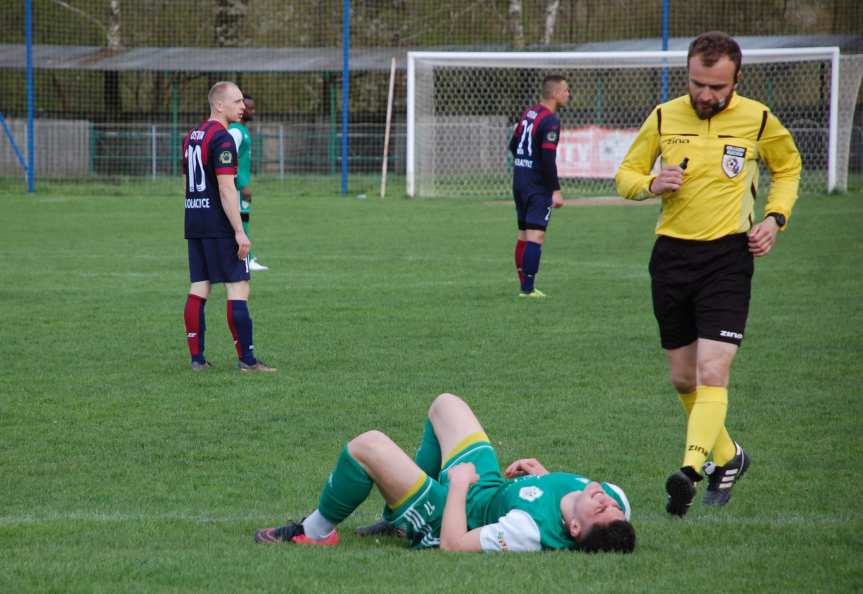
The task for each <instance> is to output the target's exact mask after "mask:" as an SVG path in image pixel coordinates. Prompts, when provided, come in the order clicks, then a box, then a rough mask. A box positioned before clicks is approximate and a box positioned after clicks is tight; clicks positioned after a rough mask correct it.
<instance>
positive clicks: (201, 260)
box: [187, 237, 250, 283]
mask: <svg viewBox="0 0 863 594" xmlns="http://www.w3.org/2000/svg"><path fill="white" fill-rule="evenodd" d="M187 241H188V243H189V278H190V279H191V281H192V282H193V283H197V282H199V281H210V282H211V283H236V282H239V281H244V280H249V278H250V277H249V258H248V257H247V258H246V259H245V260H240V259H239V258H237V249H238V246H237V242H236V241H234V238H233V237H205V238H200V239H188V240H187Z"/></svg>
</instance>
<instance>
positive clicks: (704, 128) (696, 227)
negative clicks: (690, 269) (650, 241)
mask: <svg viewBox="0 0 863 594" xmlns="http://www.w3.org/2000/svg"><path fill="white" fill-rule="evenodd" d="M657 156H661V158H662V160H661V165H662V166H666V165H672V164H680V163H681V162H682V161H683V160H684V159H689V161H688V163H687V168H686V170H685V171H684V173H683V185H681V186H680V189H679V190H677V191H676V192H666V193H664V194H662V212H661V213H660V215H659V221H658V222H657V224H656V233H657V235H667V236H669V237H677V238H680V239H696V240H703V241H707V240H712V239H718V238H720V237H723V236H725V235H730V234H733V233H744V232H746V231H749V229H750V227H751V226H752V225H753V223H754V221H753V208H754V204H755V196H756V194H757V192H758V162H759V160H761V161H763V162H764V163H765V164H766V165H767V167H768V169H769V170H770V172H771V175H772V183H771V187H770V195H769V196H768V197H767V205H766V207H765V210H764V212H765V213H768V212H777V213H780V214H783V215H785V220H786V224H787V221H788V220H790V219H791V209H792V208H793V207H794V202H795V201H796V200H797V186H798V185H799V183H800V170H801V162H800V153H799V152H798V151H797V147H796V146H795V145H794V140H793V139H792V138H791V134H790V133H789V132H788V130H786V129H785V127H784V126H783V125H782V124H781V123H780V122H779V120H778V119H777V118H776V116H774V115H773V114H772V113H770V110H769V109H768V108H767V107H766V106H765V105H763V104H761V103H759V102H757V101H753V100H752V99H747V98H746V97H741V96H739V95H737V94H736V93H735V94H734V95H733V96H732V98H731V102H730V103H729V105H728V107H726V108H725V109H724V110H723V111H721V112H719V113H718V114H716V115H715V116H713V117H712V118H710V119H706V120H702V119H700V118H699V117H698V115H697V114H696V113H695V110H694V109H693V107H692V105H691V103H690V101H689V95H684V96H682V97H678V98H677V99H673V100H671V101H668V102H666V103H663V104H661V105H659V106H657V107H656V108H654V110H653V111H652V112H651V114H650V116H649V117H648V118H647V120H646V121H645V122H644V125H642V126H641V130H639V132H638V136H637V137H636V138H635V140H634V141H633V143H632V146H631V147H629V152H627V153H626V158H625V159H624V160H623V163H621V165H620V168H619V169H618V170H617V174H616V175H615V178H614V181H615V184H616V185H617V191H618V193H619V194H620V195H621V196H623V197H624V198H630V199H633V200H643V199H645V198H649V197H651V196H653V194H651V193H650V191H649V190H648V188H649V187H650V183H651V182H652V181H653V178H654V177H655V176H654V175H653V174H652V173H651V170H652V169H653V165H654V162H655V161H656V157H657Z"/></svg>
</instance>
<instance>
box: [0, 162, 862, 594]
mask: <svg viewBox="0 0 863 594" xmlns="http://www.w3.org/2000/svg"><path fill="white" fill-rule="evenodd" d="M376 183H377V182H376V180H374V179H373V178H369V179H367V180H358V181H355V182H352V186H351V188H350V190H351V191H350V192H349V194H348V197H342V196H341V195H340V194H338V182H337V181H335V180H332V179H317V180H314V179H313V180H296V179H287V180H286V181H285V182H284V183H278V182H275V181H266V182H261V183H259V184H258V185H257V186H256V187H255V204H254V210H253V218H252V239H253V240H254V241H255V247H256V250H257V252H258V255H259V257H260V259H261V261H262V262H264V263H266V264H268V265H270V266H271V270H270V271H269V272H266V273H260V274H256V275H255V277H254V279H253V282H252V298H251V304H250V309H251V312H252V315H253V317H254V321H255V344H256V347H257V350H258V352H259V355H260V356H261V357H262V358H263V359H264V360H265V361H267V363H269V364H271V365H274V366H277V367H279V369H280V371H279V373H278V374H277V375H275V376H270V377H263V376H240V375H239V374H238V373H236V372H235V371H234V370H233V368H232V365H233V361H234V355H233V347H232V345H231V342H230V340H229V334H228V331H227V328H226V324H225V322H224V305H223V302H224V291H223V289H222V288H220V287H219V288H216V289H215V290H214V293H213V296H212V298H211V300H210V302H209V305H208V306H207V312H208V314H207V316H208V317H207V320H208V334H207V353H208V356H209V358H211V359H212V360H213V361H214V363H215V364H216V367H215V369H213V370H212V372H210V373H206V374H192V373H191V372H190V371H189V369H188V360H187V352H186V346H185V339H184V333H183V323H182V309H183V303H184V299H185V292H186V289H187V273H186V259H185V242H184V240H183V238H182V197H181V186H182V182H181V181H180V180H179V179H176V180H162V181H159V182H155V183H151V182H141V181H136V180H131V181H130V180H115V181H106V182H98V181H91V182H88V183H65V184H60V183H55V184H47V183H46V184H43V185H40V188H39V192H38V193H37V194H36V195H35V196H28V195H26V194H25V193H23V191H22V189H21V185H22V184H21V182H20V181H19V180H13V181H8V180H7V181H0V204H2V208H3V213H4V214H3V217H2V220H3V221H4V222H5V225H4V227H5V233H4V241H3V244H2V247H0V255H2V268H0V273H2V278H3V281H2V284H0V306H2V307H0V328H2V340H0V361H2V367H0V477H2V478H0V591H3V592H22V591H75V592H118V591H138V592H177V591H224V592H258V591H260V592H264V591H296V592H312V591H321V592H389V591H405V592H408V591H409V592H432V591H465V592H469V591H480V590H481V589H482V590H494V591H497V590H500V591H514V592H518V591H536V592H550V591H589V592H643V591H657V592H670V591H676V592H680V591H701V590H716V591H728V592H766V591H772V592H780V591H782V592H784V591H796V592H816V591H823V592H828V591H830V592H836V591H849V592H850V591H860V590H861V588H863V565H861V563H860V554H861V551H863V536H861V529H863V512H861V510H860V504H859V502H858V501H857V497H858V496H859V491H860V489H861V486H863V483H861V479H860V458H861V453H863V447H861V446H863V440H862V439H861V436H860V426H861V425H860V423H861V419H863V404H861V396H863V393H861V387H860V386H861V382H863V373H861V369H863V365H861V363H860V354H861V352H863V339H861V335H860V333H861V330H863V305H861V298H863V290H861V288H863V281H861V270H863V269H861V264H860V257H861V255H863V235H861V232H860V221H861V220H863V195H861V194H860V193H857V194H848V195H836V196H819V197H805V198H802V199H801V200H800V201H799V202H798V206H797V208H796V210H795V216H794V218H793V219H792V220H791V224H790V230H789V231H788V232H787V233H785V234H783V235H782V237H781V238H780V241H779V243H778V244H777V246H776V248H775V250H774V252H773V253H771V254H770V255H769V256H768V257H767V258H764V259H762V260H759V261H758V263H757V272H756V276H755V280H754V289H753V301H752V308H751V312H750V320H749V325H748V328H747V330H748V332H747V339H746V341H745V343H744V346H743V348H742V350H741V352H740V353H739V356H738V358H737V360H736V362H735V364H734V367H733V370H732V381H731V386H730V403H731V405H730V411H729V416H728V425H729V427H730V430H731V431H732V434H733V435H734V436H735V438H737V439H738V440H740V441H741V442H742V443H743V444H744V445H745V446H746V448H747V450H748V451H749V452H750V453H751V455H752V458H753V460H754V462H753V465H752V467H751V469H750V471H749V474H748V475H747V477H746V478H745V479H744V480H743V481H742V482H741V483H740V484H739V485H738V487H737V488H736V490H735V495H734V499H733V500H732V502H731V503H730V504H729V506H728V507H727V508H724V509H719V510H709V509H705V508H704V507H703V506H702V505H701V504H700V501H697V502H696V504H695V505H694V508H693V510H692V511H691V512H690V514H689V516H688V517H687V518H686V519H685V520H684V521H674V520H671V519H669V518H668V517H666V514H665V512H664V509H663V505H664V492H663V483H664V479H665V477H666V476H667V474H668V473H669V472H670V471H671V470H672V469H673V468H674V467H675V466H676V464H678V462H679V458H680V454H681V449H682V436H683V422H682V414H681V412H680V410H679V405H678V403H677V400H676V397H675V395H674V392H673V390H672V389H671V387H670V385H669V382H668V378H667V371H666V367H665V362H664V356H663V353H662V350H661V349H660V347H659V344H658V338H657V331H656V327H655V321H654V319H653V314H652V309H651V303H650V295H649V279H648V275H647V260H648V256H649V251H650V248H651V245H652V242H653V226H654V222H655V217H656V207H655V206H649V205H645V206H636V207H631V208H621V207H615V206H598V207H589V208H588V207H585V208H581V207H575V206H571V207H570V206H568V207H566V208H564V209H562V210H560V211H557V212H555V215H554V219H553V224H552V227H551V228H550V230H549V236H548V242H547V245H546V248H545V250H544V253H543V261H542V270H541V274H540V276H539V282H538V286H539V287H540V288H542V290H543V291H545V292H547V293H548V294H549V295H550V297H549V299H547V300H545V301H542V302H536V301H530V302H525V301H524V300H518V299H517V298H516V297H515V294H516V291H517V287H516V283H515V280H514V276H515V275H514V272H513V267H512V262H511V260H512V255H511V254H512V247H513V241H514V221H513V218H514V217H513V210H512V207H511V206H510V205H509V204H508V203H501V204H493V205H486V204H481V203H480V202H479V201H465V200H454V199H453V200H418V201H408V200H405V199H403V198H400V197H391V198H388V199H386V200H384V201H381V200H379V199H377V198H376V195H377V193H376ZM393 183H394V184H395V186H393V185H391V188H392V189H393V192H392V193H391V194H390V196H397V195H400V193H401V192H402V191H403V190H402V188H403V184H402V185H399V184H400V182H399V180H394V182H393ZM360 193H366V194H367V195H368V198H367V199H366V200H357V199H355V198H354V196H356V195H357V194H360ZM442 391H452V392H455V393H457V394H460V395H462V396H464V397H465V398H466V399H467V400H468V402H470V403H471V404H472V405H473V407H474V408H475V410H476V412H477V414H478V416H479V418H480V419H481V420H482V421H483V423H484V425H485V426H486V428H487V430H488V431H489V433H490V434H491V436H492V438H493V440H494V441H495V444H496V445H497V447H498V448H499V452H500V456H501V458H502V460H505V461H509V460H511V459H513V458H515V457H522V456H536V457H538V458H539V459H540V460H542V461H543V462H544V463H545V464H546V465H547V466H548V467H550V468H552V469H574V470H578V471H579V472H582V473H584V474H587V475H588V476H591V477H594V478H599V479H606V480H611V481H613V482H616V483H618V484H619V485H621V486H623V487H624V489H626V491H627V493H628V495H629V497H630V499H631V502H632V505H633V508H634V516H633V520H634V524H635V526H636V529H637V531H638V539H639V540H638V547H637V550H636V553H635V554H634V555H631V556H628V557H619V556H584V555H578V554H563V553H560V554H542V555H521V556H518V555H501V556H490V555H454V554H443V553H440V552H434V551H432V552H413V551H410V550H406V549H404V548H403V547H402V545H401V543H400V542H398V541H396V540H393V539H382V540H381V541H374V540H372V541H365V540H360V539H358V538H356V537H354V536H353V529H354V528H355V527H357V526H359V525H362V524H364V523H366V522H369V521H371V520H373V519H374V518H375V517H376V516H377V514H378V513H379V511H380V508H381V499H380V496H379V495H377V493H375V494H374V495H373V497H372V499H371V500H370V501H369V502H367V503H366V504H365V505H364V506H362V507H361V508H360V509H359V510H358V511H357V513H356V514H355V515H354V516H352V517H351V518H349V519H348V520H347V521H346V522H345V524H344V525H343V529H342V535H343V545H342V546H341V547H338V548H336V549H334V550H319V549H309V548H301V547H289V546H285V547H263V546H256V545H254V544H253V542H252V534H253V532H254V530H255V529H256V528H258V527H261V526H265V525H271V524H272V523H274V522H278V521H281V520H283V519H284V518H285V517H286V516H290V517H298V516H300V515H302V514H304V513H307V512H308V511H310V510H311V509H313V508H314V506H315V505H316V502H317V496H318V492H319V488H320V485H321V484H322V482H323V480H324V479H325V477H326V475H327V473H328V471H329V469H330V467H331V466H332V464H333V462H334V461H335V457H336V455H337V453H338V449H339V448H340V447H341V446H342V444H344V442H345V441H346V440H347V439H349V438H350V437H352V436H353V435H355V434H357V433H359V432H361V431H363V430H366V429H371V428H378V429H382V430H384V431H386V432H387V433H389V434H390V435H392V436H393V438H394V439H395V440H396V441H398V442H399V443H400V444H402V445H403V447H405V448H406V449H407V450H408V451H413V449H414V448H415V446H416V444H417V443H418V439H419V435H420V430H421V427H422V420H423V416H424V414H425V410H426V407H427V406H428V404H429V403H430V401H431V400H432V398H433V397H434V396H435V395H436V394H438V393H440V392H442Z"/></svg>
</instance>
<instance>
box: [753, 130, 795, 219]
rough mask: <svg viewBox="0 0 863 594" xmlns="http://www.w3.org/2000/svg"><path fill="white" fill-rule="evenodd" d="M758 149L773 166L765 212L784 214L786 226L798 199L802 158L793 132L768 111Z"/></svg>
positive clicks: (768, 165)
mask: <svg viewBox="0 0 863 594" xmlns="http://www.w3.org/2000/svg"><path fill="white" fill-rule="evenodd" d="M758 148H759V152H760V154H761V157H762V158H763V159H764V162H765V163H766V164H767V167H768V168H769V169H770V194H769V195H768V196H767V204H766V205H765V207H764V212H765V214H766V213H771V212H776V213H779V214H781V215H783V216H784V217H785V226H783V227H782V230H784V229H786V228H787V225H788V220H789V219H790V218H791V210H792V209H793V208H794V203H795V202H796V201H797V190H798V187H799V185H800V172H801V170H802V168H803V167H802V161H801V159H800V152H799V151H798V150H797V146H796V145H795V144H794V139H793V138H792V137H791V133H790V132H788V129H787V128H785V126H783V125H782V124H781V123H780V122H779V120H778V119H777V118H776V116H774V115H773V114H769V116H768V118H767V124H766V126H765V128H764V135H763V136H762V138H761V141H760V142H759V147H758Z"/></svg>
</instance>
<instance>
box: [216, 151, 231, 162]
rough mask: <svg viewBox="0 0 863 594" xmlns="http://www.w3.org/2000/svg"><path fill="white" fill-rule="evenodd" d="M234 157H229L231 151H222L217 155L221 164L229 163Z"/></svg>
mask: <svg viewBox="0 0 863 594" xmlns="http://www.w3.org/2000/svg"><path fill="white" fill-rule="evenodd" d="M233 161H234V159H233V158H232V157H231V151H222V153H221V154H220V155H219V163H221V164H222V165H230V164H231V163H233Z"/></svg>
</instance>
